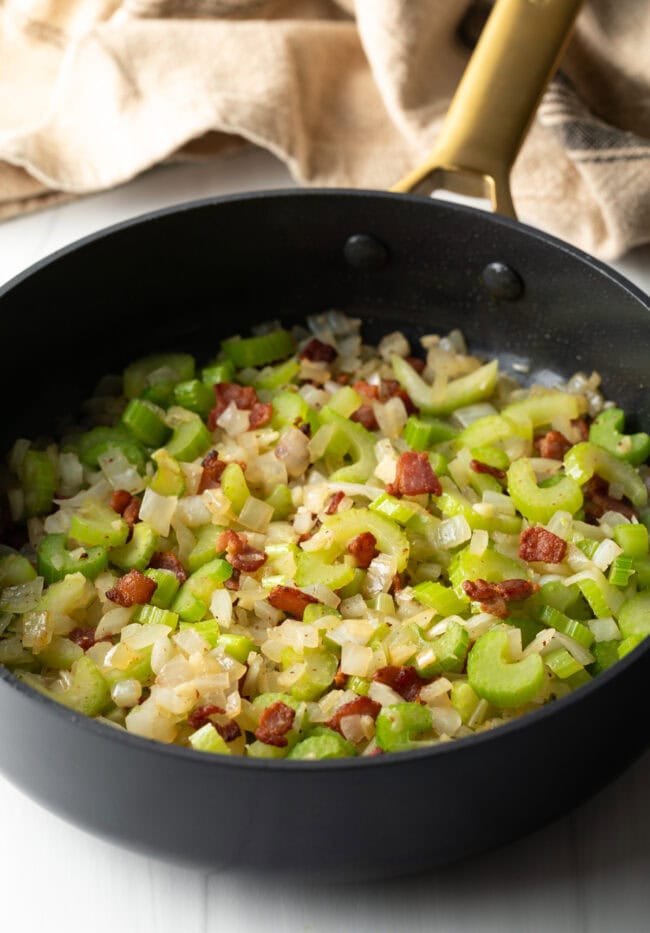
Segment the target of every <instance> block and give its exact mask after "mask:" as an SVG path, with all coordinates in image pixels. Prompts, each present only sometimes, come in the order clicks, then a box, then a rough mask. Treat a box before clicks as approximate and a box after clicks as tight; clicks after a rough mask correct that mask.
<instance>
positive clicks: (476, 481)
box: [469, 470, 503, 498]
mask: <svg viewBox="0 0 650 933" xmlns="http://www.w3.org/2000/svg"><path fill="white" fill-rule="evenodd" d="M469 485H470V486H471V487H472V489H473V490H474V492H475V493H476V494H477V495H479V496H481V498H482V497H483V493H484V492H487V491H488V490H489V491H490V492H503V487H502V486H501V483H500V482H499V480H498V479H497V478H496V476H490V474H489V473H475V472H474V470H472V471H471V473H470V477H469Z"/></svg>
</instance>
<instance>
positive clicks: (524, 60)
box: [391, 0, 582, 219]
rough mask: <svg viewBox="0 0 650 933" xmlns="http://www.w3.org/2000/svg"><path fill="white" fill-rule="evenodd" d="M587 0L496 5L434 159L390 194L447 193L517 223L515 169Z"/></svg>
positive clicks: (518, 0) (501, 0) (502, 0)
mask: <svg viewBox="0 0 650 933" xmlns="http://www.w3.org/2000/svg"><path fill="white" fill-rule="evenodd" d="M581 3H582V0H497V2H496V4H495V7H494V9H493V11H492V13H491V14H490V17H489V19H488V21H487V23H486V24H485V27H484V29H483V32H482V33H481V37H480V39H479V41H478V44H477V45H476V48H475V50H474V54H473V55H472V57H471V59H470V61H469V64H468V65H467V68H466V70H465V73H464V75H463V77H462V79H461V82H460V84H459V86H458V89H457V91H456V94H455V96H454V98H453V100H452V102H451V105H450V107H449V111H448V112H447V117H446V119H445V122H444V125H443V127H442V131H441V134H440V137H439V139H438V140H437V142H436V145H435V147H434V150H433V152H432V153H431V155H430V156H429V158H428V159H427V160H426V162H424V163H423V164H422V165H421V166H419V168H417V169H415V170H414V171H413V172H410V173H409V174H408V175H407V176H406V177H405V178H403V179H402V180H401V181H399V182H398V183H397V184H396V185H394V186H393V187H392V188H391V190H392V191H414V192H418V193H421V194H430V193H431V192H432V191H433V190H435V189H440V188H449V190H453V191H457V192H460V193H462V194H467V195H470V196H474V197H476V196H478V197H481V196H483V197H487V198H489V200H490V201H491V202H492V207H493V208H494V210H495V211H497V213H499V214H503V215H505V216H507V217H512V218H514V219H516V214H515V209H514V205H513V203H512V196H511V194H510V182H509V178H510V169H511V167H512V164H513V162H514V161H515V158H516V156H517V153H518V152H519V148H520V146H521V144H522V142H523V141H524V138H525V136H526V133H527V131H528V128H529V126H530V124H531V122H532V120H533V117H534V115H535V111H536V110H537V105H538V104H539V102H540V100H541V98H542V94H543V93H544V89H545V87H546V85H547V83H548V81H549V80H550V78H551V76H552V75H553V74H554V72H555V70H556V68H557V66H558V64H559V62H560V59H561V58H562V55H563V53H564V50H565V49H566V46H567V44H568V42H569V37H570V35H571V30H572V27H573V24H574V22H575V18H576V16H577V14H578V11H579V9H580V6H581Z"/></svg>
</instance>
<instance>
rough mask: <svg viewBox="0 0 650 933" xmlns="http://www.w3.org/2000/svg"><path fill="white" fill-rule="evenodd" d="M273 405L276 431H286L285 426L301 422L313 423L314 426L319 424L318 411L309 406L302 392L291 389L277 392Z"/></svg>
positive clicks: (273, 420) (273, 424) (273, 419)
mask: <svg viewBox="0 0 650 933" xmlns="http://www.w3.org/2000/svg"><path fill="white" fill-rule="evenodd" d="M271 406H272V408H273V414H272V415H271V427H272V428H274V429H275V430H276V431H284V429H285V428H291V427H293V426H294V425H295V424H300V423H301V422H305V423H306V424H311V425H312V428H314V427H315V426H316V425H317V422H318V416H317V414H316V412H315V411H314V409H313V408H310V407H309V405H308V404H307V402H306V401H305V400H304V398H303V397H302V395H301V394H300V392H292V391H291V390H290V389H286V390H285V391H284V392H276V394H275V395H274V396H273V400H272V401H271Z"/></svg>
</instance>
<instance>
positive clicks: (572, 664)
mask: <svg viewBox="0 0 650 933" xmlns="http://www.w3.org/2000/svg"><path fill="white" fill-rule="evenodd" d="M544 663H545V664H546V666H547V667H548V669H549V670H550V671H552V673H553V674H555V676H556V677H559V678H560V680H567V678H569V677H572V676H573V675H574V674H577V673H579V672H580V671H582V670H584V668H583V667H582V664H578V662H577V661H576V659H575V658H574V657H573V656H572V655H570V654H569V652H568V651H567V650H566V648H557V649H556V650H555V651H549V653H548V654H545V655H544Z"/></svg>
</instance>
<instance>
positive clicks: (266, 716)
mask: <svg viewBox="0 0 650 933" xmlns="http://www.w3.org/2000/svg"><path fill="white" fill-rule="evenodd" d="M295 718H296V711H295V709H292V708H291V707H290V706H287V704H286V703H283V702H282V701H281V700H278V702H277V703H271V705H270V706H267V707H266V709H265V710H264V712H263V713H262V715H261V716H260V722H259V725H258V727H257V729H256V730H255V738H256V739H259V741H260V742H264V744H265V745H275V747H276V748H285V746H286V745H287V739H286V738H285V734H286V733H287V732H288V731H289V729H290V728H291V726H292V725H293V721H294V719H295Z"/></svg>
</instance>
